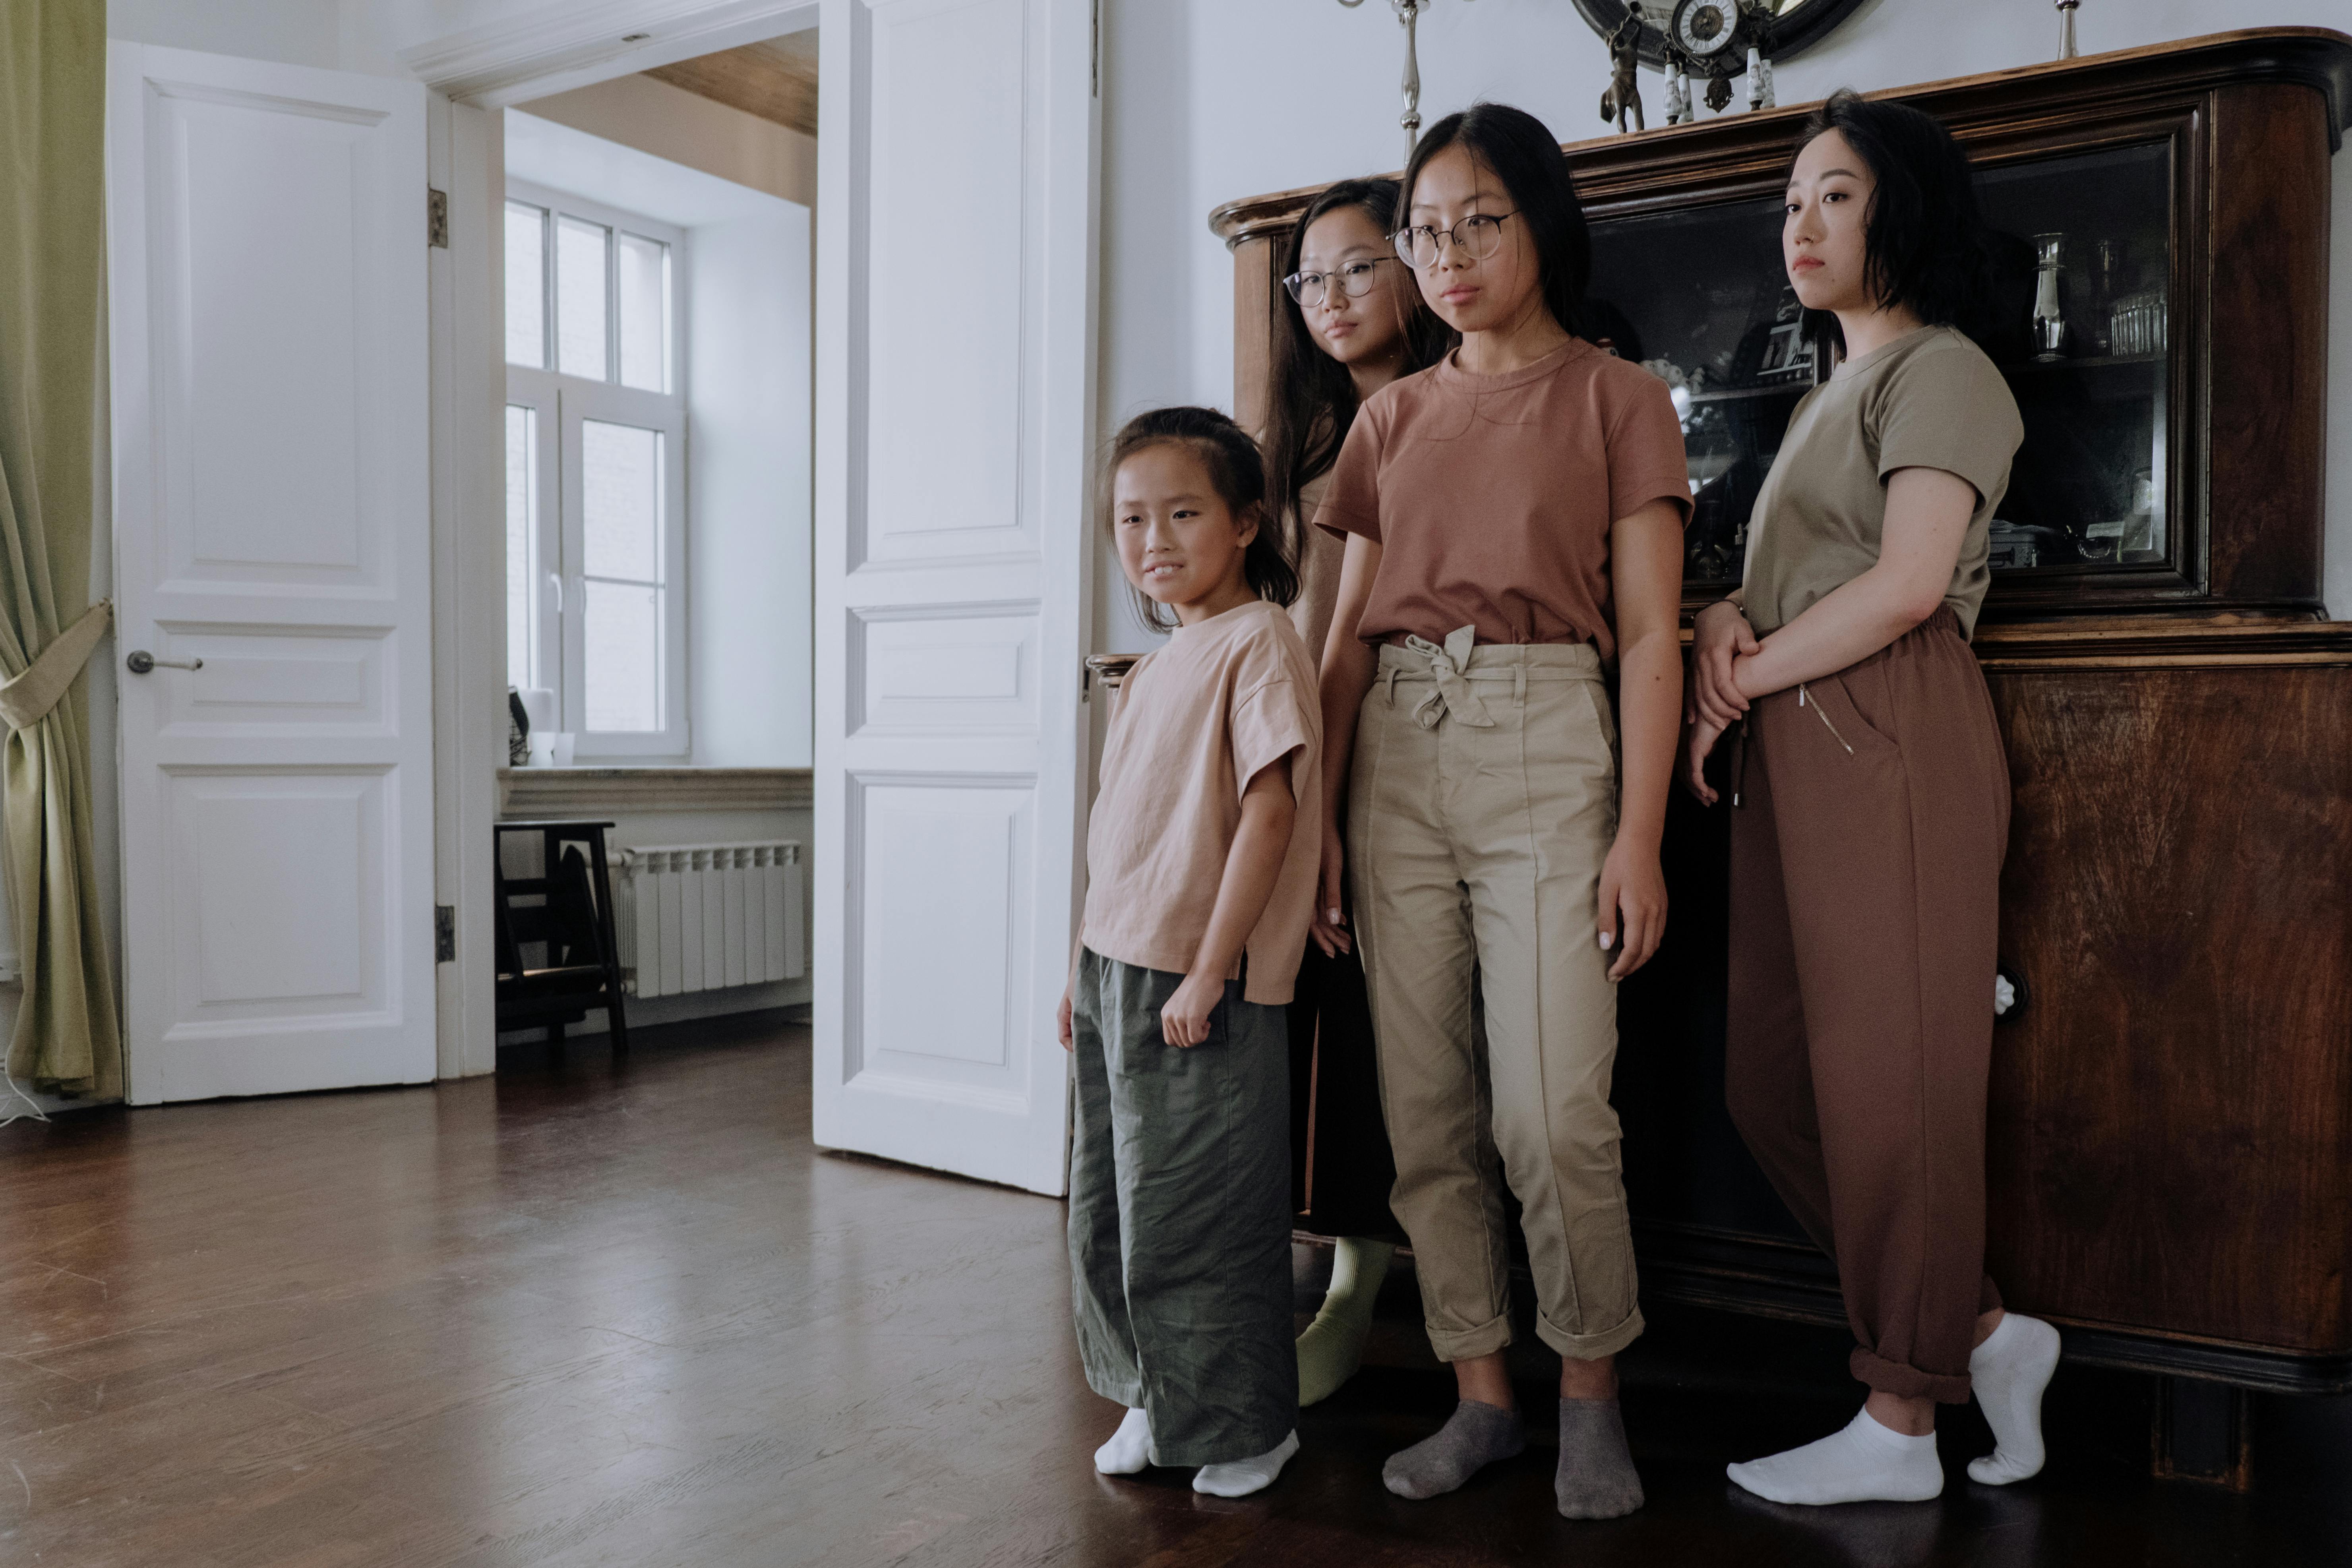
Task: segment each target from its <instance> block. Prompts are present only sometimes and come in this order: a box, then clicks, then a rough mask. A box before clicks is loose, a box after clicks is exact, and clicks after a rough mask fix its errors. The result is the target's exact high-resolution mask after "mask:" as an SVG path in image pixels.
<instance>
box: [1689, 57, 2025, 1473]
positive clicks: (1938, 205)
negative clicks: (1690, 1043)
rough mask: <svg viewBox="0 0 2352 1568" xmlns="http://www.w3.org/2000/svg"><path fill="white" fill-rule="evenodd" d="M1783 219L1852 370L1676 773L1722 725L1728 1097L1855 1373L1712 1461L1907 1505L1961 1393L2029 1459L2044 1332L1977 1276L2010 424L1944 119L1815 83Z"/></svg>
mask: <svg viewBox="0 0 2352 1568" xmlns="http://www.w3.org/2000/svg"><path fill="white" fill-rule="evenodd" d="M1786 212H1787V217H1786V219H1785V221H1784V223H1783V225H1782V228H1781V237H1780V246H1781V252H1782V256H1783V258H1784V259H1785V261H1786V263H1787V266H1788V269H1789V280H1790V283H1792V284H1793V285H1795V287H1796V290H1797V297H1798V299H1799V300H1801V301H1802V302H1803V304H1804V305H1805V307H1806V309H1807V310H1811V311H1817V312H1827V313H1828V316H1829V318H1830V321H1831V322H1832V323H1833V325H1832V326H1830V328H1829V330H1828V336H1829V337H1830V340H1831V342H1832V344H1833V345H1834V346H1836V347H1837V348H1839V349H1841V350H1843V355H1844V358H1843V363H1841V364H1840V365H1839V366H1838V368H1837V371H1836V373H1835V374H1833V375H1832V376H1831V378H1830V380H1829V381H1828V383H1827V384H1824V385H1822V386H1819V387H1816V388H1815V389H1814V390H1813V391H1811V392H1810V393H1808V394H1807V395H1805V398H1804V400H1803V401H1802V402H1801V403H1799V404H1798V405H1797V408H1796V411H1795V413H1794V414H1793V415H1792V416H1790V421H1789V434H1788V437H1787V438H1786V440H1784V441H1783V442H1782V444H1781V447H1780V456H1779V457H1778V458H1775V459H1774V461H1773V465H1772V469H1771V473H1770V474H1769V477H1768V478H1767V479H1766V480H1765V482H1764V488H1763V489H1762V490H1761V492H1759V495H1758V496H1757V499H1756V507H1755V511H1754V514H1753V518H1752V521H1751V524H1750V528H1749V532H1748V568H1747V573H1746V576H1745V579H1744V581H1743V582H1742V584H1741V586H1740V591H1739V592H1738V594H1736V595H1733V596H1732V597H1731V598H1730V599H1728V600H1727V601H1725V602H1724V603H1722V604H1719V605H1710V606H1708V607H1707V608H1706V610H1704V611H1702V612H1701V613H1700V615H1699V618H1698V626H1697V632H1696V641H1695V644H1694V648H1693V658H1692V662H1693V664H1694V666H1695V667H1696V674H1695V677H1694V681H1693V692H1692V704H1691V719H1692V727H1691V732H1690V739H1689V742H1688V749H1687V752H1686V754H1685V765H1686V769H1687V772H1686V774H1685V777H1686V781H1687V783H1688V784H1689V786H1690V788H1691V790H1692V792H1693V793H1694V794H1695V795H1697V796H1698V797H1699V798H1700V799H1701V800H1702V801H1705V802H1706V803H1708V804H1710V805H1711V804H1713V802H1714V800H1715V792H1714V790H1712V789H1711V788H1709V787H1708V786H1707V784H1706V780H1705V779H1704V778H1702V777H1701V776H1700V773H1699V769H1700V766H1701V764H1702V763H1704V762H1705V761H1706V754H1707V752H1708V750H1709V749H1710V748H1711V747H1712V745H1713V744H1714V742H1715V740H1716V737H1717V736H1718V735H1719V734H1721V733H1722V732H1723V731H1724V729H1725V727H1726V726H1727V725H1729V724H1731V723H1734V722H1737V723H1738V725H1739V726H1740V731H1741V734H1742V736H1743V738H1744V745H1743V747H1742V754H1741V756H1740V757H1739V759H1738V760H1737V761H1735V762H1734V763H1733V770H1734V777H1735V779H1736V780H1737V781H1738V782H1737V783H1735V784H1733V789H1734V791H1735V794H1734V795H1733V798H1732V805H1734V807H1735V808H1736V809H1735V810H1734V811H1733V813H1732V818H1731V993H1730V1027H1729V1031H1728V1035H1727V1040H1726V1053H1727V1054H1726V1061H1725V1079H1726V1088H1727V1095H1728V1098H1729V1100H1730V1105H1731V1114H1732V1119H1733V1120H1734V1121H1736V1122H1738V1126H1739V1131H1740V1134H1741V1136H1742V1137H1744V1138H1745V1139H1746V1140H1747V1141H1748V1148H1749V1149H1750V1150H1751V1151H1753V1152H1754V1153H1755V1155H1756V1160H1757V1163H1759V1164H1760V1165H1761V1166H1763V1168H1764V1172H1765V1174H1766V1175H1768V1176H1769V1177H1770V1178H1771V1181H1772V1184H1773V1186H1774V1187H1775V1188H1776V1189H1777V1190H1778V1191H1779V1193H1780V1196H1781V1198H1782V1199H1783V1200H1785V1201H1786V1202H1787V1204H1788V1205H1789V1208H1790V1212H1791V1213H1793V1214H1794V1215H1796V1216H1797V1219H1798V1220H1799V1222H1800V1223H1801V1224H1802V1225H1803V1226H1804V1227H1805V1229H1806V1230H1807V1231H1808V1232H1809V1233H1810V1234H1811V1236H1812V1237H1813V1239H1814V1240H1815V1241H1816V1242H1817V1243H1819V1244H1820V1246H1821V1247H1822V1251H1824V1252H1826V1253H1828V1254H1829V1255H1830V1256H1831V1257H1832V1258H1834V1259H1836V1261H1837V1265H1838V1278H1839V1280H1840V1282H1841V1284H1842V1285H1843V1289H1844V1292H1845V1303H1846V1316H1847V1319H1848V1321H1850V1322H1851V1324H1852V1325H1853V1334H1854V1339H1855V1341H1856V1344H1855V1348H1854V1352H1853V1375H1854V1376H1855V1377H1856V1378H1858V1379H1860V1380H1861V1381H1862V1382H1863V1383H1864V1384H1868V1385H1869V1387H1870V1391H1871V1392H1870V1396H1869V1398H1868V1400H1867V1402H1866V1403H1865V1404H1864V1406H1863V1409H1862V1412H1861V1413H1860V1414H1859V1415H1855V1417H1854V1418H1853V1422H1852V1423H1851V1424H1850V1425H1849V1426H1846V1427H1845V1429H1844V1430H1843V1431H1841V1432H1839V1433H1837V1434H1835V1435H1834V1436H1830V1437H1826V1438H1824V1439H1822V1441H1820V1442H1818V1443H1811V1444H1808V1445H1806V1446H1805V1447H1801V1448H1795V1449H1791V1450H1790V1451H1789V1452H1787V1453H1785V1454H1776V1455H1774V1456H1772V1457H1771V1458H1763V1459H1757V1460H1753V1461H1751V1462H1749V1463H1748V1464H1742V1465H1734V1466H1732V1467H1731V1479H1733V1480H1735V1481H1738V1483H1739V1484H1740V1485H1741V1486H1743V1487H1745V1488H1747V1489H1748V1490H1749V1491H1752V1492H1755V1493H1756V1494H1758V1495H1759V1496H1760V1497H1766V1498H1769V1499H1771V1500H1774V1501H1776V1502H1789V1503H1831V1502H1857V1501H1862V1500H1867V1499H1884V1500H1906V1499H1926V1498H1932V1497H1935V1496H1936V1495H1937V1494H1938V1493H1939V1492H1941V1491H1942V1490H1943V1486H1944V1472H1943V1467H1942V1466H1941V1465H1940V1464H1938V1463H1937V1458H1936V1439H1935V1426H1936V1404H1937V1401H1939V1400H1940V1401H1943V1402H1946V1403H1948V1404H1961V1403H1965V1402H1966V1401H1967V1399H1968V1397H1969V1393H1970V1390H1971V1388H1973V1390H1974V1392H1975V1394H1976V1396H1977V1398H1978V1399H1979V1401H1980V1402H1981V1403H1982V1405H1984V1412H1985V1415H1986V1418H1987V1419H1988V1420H1989V1421H1990V1424H1991V1426H1992V1430H1993V1436H1994V1438H1995V1439H1996V1440H1997V1442H1998V1445H1999V1446H1998V1447H1996V1449H1995V1450H1994V1451H1993V1453H1992V1454H1990V1456H1988V1457H1987V1458H1981V1459H1978V1460H1976V1461H1974V1462H1973V1463H1971V1464H1970V1465H1969V1475H1970V1476H1971V1477H1973V1478H1974V1479H1977V1480H1979V1481H1981V1482H1984V1483H1985V1484H1987V1485H1989V1486H2000V1485H2004V1484H2006V1483H2008V1482H2010V1481H2015V1480H2021V1479H2024V1478H2026V1477H2028V1476H2031V1475H2032V1474H2033V1473H2034V1472H2035V1471H2037V1470H2039V1469H2040V1468H2042V1430H2041V1425H2042V1424H2041V1407H2042V1388H2043V1387H2044V1386H2045V1385H2046V1384H2048V1383H2049V1381H2050V1374H2051V1372H2052V1370H2053V1368H2054V1367H2055V1366H2056V1365H2057V1361H2058V1331H2056V1330H2055V1329H2053V1328H2052V1327H2051V1326H2050V1325H2049V1324H2047V1323H2044V1322H2042V1321H2038V1320H2036V1319H2032V1318H2027V1317H2023V1316H2021V1315H2019V1314H2017V1313H2014V1312H2010V1313H2006V1314H2004V1313H2003V1311H2002V1310H2001V1305H2000V1292H1999V1291H1998V1290H1996V1289H1994V1288H1993V1284H1992V1281H1991V1280H1990V1279H1987V1278H1986V1277H1985V1274H1984V1229H1985V1218H1984V1163H1985V1144H1984V1119H1985V1078H1986V1074H1987V1071H1988V1068H1989V1061H1990V1056H1991V1050H1992V1022H1993V1015H1992V984H1993V969H1994V963H1995V960H1996V954H1995V951H1994V937H1995V925H1996V921H1997V918H1998V913H1999V907H2000V862H2001V857H2002V854H2003V851H2004V849H2005V847H2006V846H2007V841H2008V837H2009V769H2008V764H2007V763H2006V761H2005V760H2004V759H2003V757H2002V754H2001V745H2000V731H1999V729H1998V727H1997V726H1996V724H1995V722H1994V719H1993V711H1992V703H1991V700H1990V698H1989V696H1988V695H1987V692H1986V690H1985V682H1984V676H1983V674H1982V672H1980V671H1979V669H1978V668H1977V662H1976V659H1975V658H1974V657H1973V656H1972V655H1971V654H1970V653H1969V647H1968V637H1969V631H1970V630H1971V628H1972V627H1973V626H1975V624H1976V617H1977V609H1978V607H1979V605H1982V604H1983V603H1984V595H1985V584H1986V580H1987V566H1986V561H1987V556H1988V552H1989V544H1988V529H1989V527H1990V521H1991V518H1992V514H1993V509H1994V508H1995V507H1997V506H1999V505H2000V498H2001V492H2002V491H2003V490H2004V489H2006V488H2007V487H2008V483H2009V465H2010V459H2011V458H2012V457H2013V456H2014V455H2015V453H2016V451H2017V447H2018V443H2019V442H2020V440H2021V439H2022V437H2023V434H2024V430H2023V426H2022V425H2021V423H2020V421H2019V419H2018V415H2017V405H2016V404H2015V403H2014V402H2013V401H2012V400H2011V396H2010V394H2009V388H2008V386H2007V385H2006V384H2004V383H2003V382H2002V380H2001V377H2000V372H1999V371H1998V370H1996V369H1994V367H1993V364H1992V362H1991V361H1990V360H1989V359H1987V358H1986V357H1985V355H1984V353H1983V352H1982V351H1981V350H1979V348H1978V347H1977V345H1976V344H1975V343H1974V342H1970V341H1969V338H1968V337H1966V336H1965V335H1963V334H1962V333H1961V332H1960V331H1958V330H1956V329H1955V327H1954V325H1953V323H1954V322H1956V321H1969V320H1970V319H1971V318H1972V317H1973V316H1975V315H1976V314H1977V313H1978V309H1979V306H1980V305H1981V304H1982V302H1983V296H1984V293H1985V291H1986V288H1987V283H1988V280H1989V279H1990V266H1989V264H1988V262H1987V260H1986V258H1987V256H1988V254H1989V251H1988V247H1987V243H1986V236H1985V232H1984V228H1983V225H1982V222H1981V220H1980V219H1979V216H1978V214H1977V203H1976V192H1975V186H1974V184H1972V182H1971V180H1970V178H1969V164H1968V159H1967V157H1966V156H1965V155H1964V154H1963V153H1961V152H1960V150H1959V148H1958V146H1957V145H1956V144H1955V143H1954V142H1953V141H1952V138H1951V136H1950V135H1949V134H1948V132H1946V131H1945V130H1944V128H1943V127H1942V126H1941V125H1938V124H1937V122H1936V121H1933V120H1931V119H1929V118H1928V117H1927V115H1925V114H1922V113H1920V112H1919V111H1918V110H1915V109H1910V108H1906V107H1904V106H1902V105H1900V104H1893V103H1871V102H1866V101H1864V100H1862V99H1859V98H1856V97H1855V96H1853V94H1852V93H1847V92H1842V93H1839V94H1838V95H1837V96H1835V97H1834V98H1832V99H1831V100H1829V101H1828V102H1827V103H1825V104H1824V105H1822V108H1821V109H1820V110H1819V111H1817V112H1816V113H1815V114H1814V116H1813V117H1812V119H1811V121H1808V122H1807V124H1806V126H1805V129H1804V131H1803V132H1801V136H1800V139H1799V142H1798V152H1797V157H1796V163H1795V166H1794V168H1793V170H1792V171H1791V173H1790V178H1789V187H1788V205H1787V208H1786ZM1814 319H1815V320H1819V319H1820V318H1818V317H1816V318H1814ZM1759 634H1760V636H1759Z"/></svg>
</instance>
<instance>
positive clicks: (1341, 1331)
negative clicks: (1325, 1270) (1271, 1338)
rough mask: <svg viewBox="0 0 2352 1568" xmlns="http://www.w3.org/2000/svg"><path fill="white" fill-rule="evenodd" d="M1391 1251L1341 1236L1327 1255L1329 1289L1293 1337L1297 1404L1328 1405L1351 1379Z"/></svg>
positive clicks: (1383, 1244)
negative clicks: (1320, 1402)
mask: <svg viewBox="0 0 2352 1568" xmlns="http://www.w3.org/2000/svg"><path fill="white" fill-rule="evenodd" d="M1395 1255H1396V1248H1395V1247H1391V1246H1390V1245H1389V1244H1388V1243H1387V1242H1385V1241H1368V1240H1366V1239H1365V1238H1364V1237H1360V1236H1343V1237H1340V1238H1339V1245H1338V1246H1337V1247H1334V1248H1333V1249H1332V1252H1331V1289H1330V1290H1329V1291H1328V1293H1327V1294H1326V1295H1325V1296H1324V1298H1323V1306H1322V1310H1319V1311H1318V1312H1317V1313H1316V1314H1315V1321H1313V1322H1311V1323H1309V1324H1307V1331H1306V1332H1305V1333H1303V1334H1301V1335H1299V1336H1298V1403H1299V1404H1301V1405H1312V1404H1314V1403H1316V1402H1317V1401H1318V1400H1321V1399H1328V1398H1329V1397H1330V1396H1331V1395H1332V1394H1336V1393H1338V1392H1339V1385H1340V1384H1343V1383H1345V1382H1347V1381H1348V1380H1349V1378H1351V1377H1353V1376H1355V1375H1356V1368H1357V1366H1358V1365H1359V1364H1360V1363H1362V1361H1363V1359H1364V1336H1365V1335H1366V1334H1368V1333H1370V1331H1371V1327H1372V1302H1373V1300H1375V1299H1376V1298H1377V1297H1378V1296H1379V1295H1380V1293H1381V1280H1383V1279H1387V1278H1388V1272H1389V1259H1390V1258H1392V1257H1394V1256H1395Z"/></svg>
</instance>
